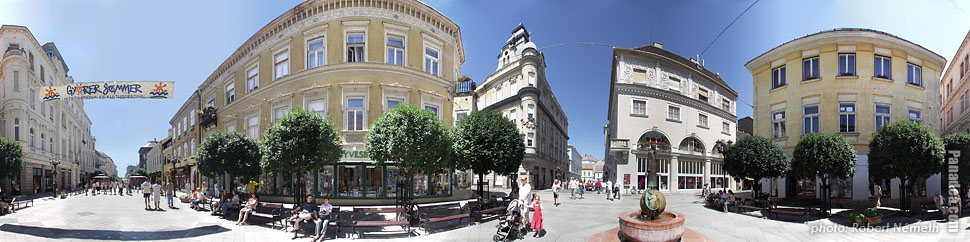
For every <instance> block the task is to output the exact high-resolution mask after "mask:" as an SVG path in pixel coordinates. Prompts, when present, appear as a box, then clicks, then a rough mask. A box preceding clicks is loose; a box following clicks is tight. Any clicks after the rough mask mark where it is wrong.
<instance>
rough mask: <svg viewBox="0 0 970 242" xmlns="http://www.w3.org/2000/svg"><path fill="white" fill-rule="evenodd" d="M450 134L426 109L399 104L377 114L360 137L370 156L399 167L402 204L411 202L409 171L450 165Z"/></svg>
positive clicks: (430, 170)
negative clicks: (402, 186)
mask: <svg viewBox="0 0 970 242" xmlns="http://www.w3.org/2000/svg"><path fill="white" fill-rule="evenodd" d="M451 143H452V142H451V138H450V136H449V135H448V132H447V131H446V130H445V126H444V124H443V123H442V122H441V121H440V120H438V117H437V116H436V115H434V114H432V113H431V112H429V111H426V110H422V109H418V108H416V107H414V106H411V105H409V104H400V105H397V106H395V107H394V108H392V109H390V110H388V111H386V112H384V113H383V114H381V116H380V117H379V118H377V121H375V122H374V124H373V125H372V126H371V128H370V131H368V132H367V135H366V137H365V138H364V144H365V146H366V147H367V151H368V153H369V155H370V158H371V159H373V160H375V161H377V162H378V163H384V162H393V163H394V164H395V165H397V166H398V168H399V169H400V170H401V173H402V175H404V177H405V180H406V182H405V183H404V189H405V190H404V193H403V194H402V195H403V202H404V203H405V204H402V205H404V206H410V205H411V203H410V201H411V192H410V189H411V183H412V182H411V175H412V174H414V173H415V172H421V173H424V174H431V173H434V172H436V171H439V170H441V169H448V168H454V167H455V165H454V163H453V162H452V159H451Z"/></svg>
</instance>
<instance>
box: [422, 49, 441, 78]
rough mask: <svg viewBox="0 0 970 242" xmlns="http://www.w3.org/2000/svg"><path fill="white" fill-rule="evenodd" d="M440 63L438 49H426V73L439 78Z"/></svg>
mask: <svg viewBox="0 0 970 242" xmlns="http://www.w3.org/2000/svg"><path fill="white" fill-rule="evenodd" d="M439 62H440V61H439V59H438V49H435V48H431V47H424V72H427V73H431V75H435V76H437V75H438V66H439Z"/></svg>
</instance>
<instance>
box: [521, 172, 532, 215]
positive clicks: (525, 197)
mask: <svg viewBox="0 0 970 242" xmlns="http://www.w3.org/2000/svg"><path fill="white" fill-rule="evenodd" d="M521 181H522V183H521V184H519V211H521V214H522V221H524V222H528V221H531V220H529V218H531V217H530V216H529V215H531V214H530V213H529V209H528V208H529V203H531V202H532V185H530V184H529V177H528V176H522V179H521Z"/></svg>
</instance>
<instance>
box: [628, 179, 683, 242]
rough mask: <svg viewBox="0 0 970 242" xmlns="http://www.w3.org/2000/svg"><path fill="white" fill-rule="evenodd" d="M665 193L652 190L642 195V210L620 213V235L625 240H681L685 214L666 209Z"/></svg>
mask: <svg viewBox="0 0 970 242" xmlns="http://www.w3.org/2000/svg"><path fill="white" fill-rule="evenodd" d="M666 207H667V199H666V198H664V195H663V193H660V191H657V190H650V191H647V192H644V193H643V196H641V197H640V210H634V211H629V212H625V213H623V214H621V215H620V236H621V237H623V238H622V240H624V241H643V242H654V241H656V242H666V241H680V238H681V237H683V235H684V214H681V213H678V212H670V211H664V209H665V208H666Z"/></svg>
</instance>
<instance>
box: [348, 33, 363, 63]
mask: <svg viewBox="0 0 970 242" xmlns="http://www.w3.org/2000/svg"><path fill="white" fill-rule="evenodd" d="M347 62H364V33H361V32H352V33H347Z"/></svg>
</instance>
